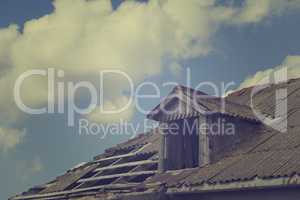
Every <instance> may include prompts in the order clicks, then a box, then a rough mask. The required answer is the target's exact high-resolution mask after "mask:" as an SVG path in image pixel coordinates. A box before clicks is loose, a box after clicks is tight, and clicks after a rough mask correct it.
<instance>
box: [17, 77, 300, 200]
mask: <svg viewBox="0 0 300 200" xmlns="http://www.w3.org/2000/svg"><path fill="white" fill-rule="evenodd" d="M282 87H286V88H287V89H288V115H287V116H283V117H286V118H287V119H288V131H287V133H281V132H279V131H276V130H273V129H271V128H268V127H265V126H261V127H260V128H259V129H257V131H256V132H257V134H255V136H254V137H252V138H249V140H247V141H245V142H243V143H240V144H238V145H237V146H236V148H234V149H233V150H232V151H230V152H228V153H227V154H226V155H224V157H223V158H222V159H220V160H219V161H217V162H215V163H211V164H209V165H206V166H203V167H201V168H192V169H184V170H177V171H168V172H166V173H163V174H156V175H154V176H152V175H151V176H145V177H144V176H143V177H138V176H134V177H131V178H117V179H113V180H108V181H107V183H106V182H101V183H100V182H91V183H88V184H87V185H86V186H85V187H88V186H92V187H94V189H93V190H85V188H84V185H78V180H80V179H82V178H87V177H93V176H95V173H96V172H95V171H97V170H95V169H96V168H101V167H107V166H113V165H118V164H122V163H129V162H137V161H148V160H157V157H158V154H157V153H158V151H159V148H160V144H159V134H155V132H156V130H154V131H152V132H150V133H147V134H141V135H139V136H138V137H136V138H134V139H132V140H129V141H127V142H124V143H122V144H119V145H117V146H115V147H113V148H110V149H108V150H107V151H106V152H105V153H103V154H101V155H99V156H96V157H95V159H94V160H93V161H92V162H89V163H87V164H85V165H82V166H80V167H78V168H76V169H73V170H71V171H70V172H68V173H66V174H65V175H63V176H61V177H58V178H57V179H56V180H54V181H52V182H51V183H49V184H48V187H47V185H46V187H45V189H43V190H42V189H37V191H36V193H35V194H36V195H40V194H45V193H46V194H47V193H48V192H54V191H60V192H64V191H66V192H69V193H71V192H72V190H73V192H74V191H76V192H77V191H78V192H80V193H82V194H85V193H83V192H86V191H94V192H95V193H97V194H98V195H100V194H103V195H104V193H103V189H100V188H102V186H105V187H113V184H114V185H115V187H116V188H114V190H113V191H111V190H110V192H112V193H113V192H116V193H126V192H127V193H129V194H130V193H131V192H132V191H136V190H141V191H145V190H146V191H147V190H149V191H151V190H150V189H151V187H152V186H153V185H161V184H163V185H165V186H166V187H167V188H181V187H194V186H197V185H201V184H209V185H214V184H227V183H232V182H240V181H245V180H253V179H255V178H260V179H266V180H268V179H271V178H278V177H292V176H293V175H295V174H300V121H299V119H300V101H299V97H300V79H296V80H291V81H289V82H288V83H283V84H279V85H272V86H270V87H267V88H265V89H264V90H263V91H261V92H259V93H257V94H256V95H255V96H254V101H253V102H254V107H256V108H257V109H258V110H260V111H261V112H262V113H264V114H266V115H269V116H274V113H273V110H272V108H274V107H275V106H276V104H275V101H273V100H272V99H274V98H275V97H274V96H275V90H276V89H278V88H282ZM251 90H252V88H246V89H243V90H240V91H238V92H234V93H232V94H230V95H229V96H227V97H226V101H228V102H234V103H233V105H234V106H233V107H234V108H231V107H228V109H229V108H230V109H229V110H230V112H231V113H233V114H234V115H236V116H241V115H243V116H245V115H244V113H245V112H248V109H249V107H250V94H251ZM199 94H202V95H203V93H199ZM201 102H202V101H201ZM202 103H203V102H202ZM213 104H214V101H212V103H207V104H206V103H203V105H204V107H207V108H209V109H211V108H212V107H213ZM216 107H217V106H216ZM231 109H232V110H231ZM234 109H237V110H234ZM243 109H245V110H246V111H244V110H243ZM184 116H186V113H184ZM132 152H133V153H132ZM134 152H135V153H134ZM124 156H125V157H124ZM144 156H145V157H144ZM156 169H157V165H150V166H143V165H137V166H135V167H134V168H133V169H132V168H131V167H129V168H128V169H127V168H126V169H125V171H128V172H129V173H131V172H140V171H147V170H148V171H153V170H156ZM100 171H101V170H100ZM97 172H98V171H97ZM102 173H103V174H104V175H109V174H117V173H120V171H118V170H116V171H115V170H110V171H109V170H108V171H106V170H103V171H102ZM122 173H123V172H122ZM100 175H101V174H100ZM127 175H128V174H127ZM112 183H113V184H112ZM133 183H135V184H140V185H139V186H137V185H134V184H133ZM99 184H100V185H99ZM101 184H102V185H101ZM131 184H133V185H134V186H132V187H131ZM122 186H123V187H124V188H125V189H124V190H122V188H123V187H122ZM95 187H96V188H95ZM41 188H43V187H41ZM78 189H79V190H78ZM80 189H81V190H80ZM116 189H117V190H116ZM40 190H42V191H40ZM82 190H83V191H82ZM122 191H123V192H122ZM93 194H94V193H93ZM105 194H106V193H105ZM21 199H22V197H21ZM57 199H59V198H57Z"/></svg>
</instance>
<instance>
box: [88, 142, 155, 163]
mask: <svg viewBox="0 0 300 200" xmlns="http://www.w3.org/2000/svg"><path fill="white" fill-rule="evenodd" d="M148 145H151V143H149V144H146V145H144V146H143V147H141V148H140V149H139V150H138V151H136V152H131V153H127V154H122V155H118V156H111V157H108V158H102V159H98V160H94V161H92V162H94V163H97V162H101V161H107V160H112V159H119V158H126V157H131V156H135V155H137V154H138V153H140V152H142V151H143V150H144V149H145V148H146V147H147V146H148ZM133 151H134V150H133Z"/></svg>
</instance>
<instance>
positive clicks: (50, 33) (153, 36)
mask: <svg viewBox="0 0 300 200" xmlns="http://www.w3.org/2000/svg"><path fill="white" fill-rule="evenodd" d="M298 5H299V1H285V0H259V1H258V0H255V1H254V0H247V1H246V3H245V5H244V6H243V7H241V8H237V7H229V6H216V5H215V1H214V0H189V1H183V0H150V1H149V2H148V3H147V4H146V3H138V2H135V1H125V2H124V3H122V4H121V6H120V7H119V8H118V9H117V10H116V11H114V10H113V9H112V6H111V3H110V0H93V1H84V0H56V1H54V7H55V10H54V12H53V13H51V14H49V15H45V16H43V17H41V18H39V19H33V20H30V21H27V22H26V24H25V25H24V31H23V32H22V33H20V32H19V31H18V30H17V27H16V26H10V27H8V28H5V29H0V73H1V75H0V92H1V94H2V98H1V100H0V111H1V113H2V114H1V117H0V119H2V118H3V120H5V121H18V118H19V115H20V112H18V110H17V109H16V106H15V105H14V100H13V95H12V91H13V90H12V88H13V85H14V82H15V79H16V78H17V77H18V76H19V75H20V74H21V73H22V72H24V71H26V70H28V69H32V68H48V67H53V68H57V69H63V70H65V71H66V73H70V74H71V75H70V76H69V77H68V78H69V79H71V80H72V79H78V77H84V78H85V79H88V80H92V78H91V77H92V76H93V75H94V74H95V73H96V72H98V71H99V70H103V69H118V70H123V71H125V72H126V73H128V75H130V77H131V78H132V79H133V81H134V82H135V83H137V82H140V81H142V80H143V79H145V78H146V77H148V76H152V75H157V74H159V73H161V72H162V69H163V68H164V67H171V68H172V67H174V66H176V65H174V64H172V63H178V61H180V60H182V59H186V58H193V57H199V56H205V55H207V54H208V53H209V52H210V51H211V50H212V49H213V47H212V45H211V40H212V36H213V35H214V33H215V32H216V31H217V30H218V28H219V26H220V25H221V24H243V23H257V22H260V21H261V20H263V19H264V18H266V17H267V16H269V15H272V14H273V13H280V14H281V13H283V12H284V11H286V10H291V9H292V8H296V7H298ZM164 60H170V61H171V62H170V63H171V65H172V66H165V65H164V63H165V62H164ZM87 77H88V78H87ZM107 83H108V84H107V86H106V89H105V92H106V94H107V96H106V98H105V102H104V104H105V105H115V104H116V102H118V101H119V99H120V98H122V96H124V95H123V94H122V92H124V91H126V90H127V89H128V87H127V85H126V84H123V82H122V81H119V79H118V78H111V80H109V81H108V82H107ZM22 95H23V97H24V99H25V102H26V103H29V104H31V105H35V106H37V105H41V104H45V103H46V100H47V82H46V80H44V79H35V80H32V81H28V82H27V83H26V84H25V85H24V87H23V93H22ZM112 107H114V106H112ZM95 112H97V111H95ZM95 112H94V113H93V114H91V118H94V119H95V118H98V117H96V114H95ZM97 115H98V116H99V115H101V113H98V114H97ZM114 116H115V117H116V118H115V119H118V117H119V116H117V115H114ZM130 116H132V110H131V111H128V112H126V113H124V117H128V118H129V117H130ZM112 118H113V115H112V116H111V117H108V118H106V119H107V120H108V119H109V120H114V119H112ZM101 120H102V119H101ZM107 120H105V121H107Z"/></svg>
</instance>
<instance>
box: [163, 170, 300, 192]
mask: <svg viewBox="0 0 300 200" xmlns="http://www.w3.org/2000/svg"><path fill="white" fill-rule="evenodd" d="M287 187H289V188H290V187H300V177H299V176H298V175H297V174H296V175H294V176H291V177H280V178H271V179H261V178H258V177H256V178H254V179H252V180H246V181H236V182H230V183H218V184H207V183H204V184H201V185H197V186H185V185H183V186H181V187H180V188H175V187H173V188H168V189H167V194H168V195H183V194H191V193H193V194H195V193H212V192H226V191H241V190H253V189H255V190H262V189H275V188H287Z"/></svg>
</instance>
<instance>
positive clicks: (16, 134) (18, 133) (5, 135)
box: [0, 127, 25, 153]
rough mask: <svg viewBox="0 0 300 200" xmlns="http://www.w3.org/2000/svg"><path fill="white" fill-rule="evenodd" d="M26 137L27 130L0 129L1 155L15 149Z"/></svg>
mask: <svg viewBox="0 0 300 200" xmlns="http://www.w3.org/2000/svg"><path fill="white" fill-rule="evenodd" d="M24 136H25V130H18V129H10V128H1V127H0V153H1V152H2V153H6V152H7V151H9V150H11V149H14V148H15V147H16V145H18V144H19V143H20V142H21V141H22V139H23V137H24Z"/></svg>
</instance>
